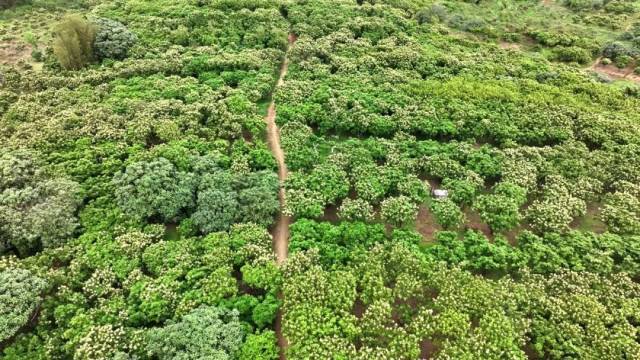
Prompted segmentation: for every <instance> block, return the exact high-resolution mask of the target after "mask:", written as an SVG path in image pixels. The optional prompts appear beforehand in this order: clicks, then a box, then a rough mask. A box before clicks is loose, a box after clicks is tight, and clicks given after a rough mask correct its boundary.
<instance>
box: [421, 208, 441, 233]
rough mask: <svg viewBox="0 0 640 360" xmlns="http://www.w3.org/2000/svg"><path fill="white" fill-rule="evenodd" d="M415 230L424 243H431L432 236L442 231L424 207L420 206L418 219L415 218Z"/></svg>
mask: <svg viewBox="0 0 640 360" xmlns="http://www.w3.org/2000/svg"><path fill="white" fill-rule="evenodd" d="M416 230H417V231H418V232H419V233H420V235H422V238H423V239H424V242H431V241H433V236H434V234H435V233H436V232H437V231H440V230H442V228H441V227H440V225H438V223H437V222H436V219H435V217H434V216H433V214H432V213H431V211H429V209H428V208H427V206H426V205H422V206H420V208H419V209H418V217H417V218H416Z"/></svg>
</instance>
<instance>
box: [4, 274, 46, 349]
mask: <svg viewBox="0 0 640 360" xmlns="http://www.w3.org/2000/svg"><path fill="white" fill-rule="evenodd" d="M45 285H46V283H45V281H44V280H42V279H40V278H39V277H36V276H33V275H31V274H30V273H29V272H28V271H27V270H23V269H17V268H14V269H11V268H8V269H2V270H0V342H3V341H5V340H7V339H8V338H9V337H11V336H13V335H14V334H15V333H16V331H18V330H19V329H20V328H21V327H22V326H23V325H25V324H27V322H28V321H29V319H31V317H32V316H33V312H34V310H35V309H36V307H37V306H38V303H39V302H40V298H41V295H42V291H43V290H44V288H45Z"/></svg>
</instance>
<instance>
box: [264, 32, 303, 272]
mask: <svg viewBox="0 0 640 360" xmlns="http://www.w3.org/2000/svg"><path fill="white" fill-rule="evenodd" d="M295 41H296V36H295V35H294V34H289V45H288V46H287V51H286V53H285V57H284V61H283V62H282V65H281V66H280V76H279V77H278V81H277V82H276V86H275V87H276V88H277V87H278V86H281V85H282V84H283V83H284V77H285V76H286V75H287V69H288V68H289V58H288V54H289V49H290V48H291V46H293V43H294V42H295ZM274 91H275V89H274ZM264 120H265V122H266V123H267V142H268V143H269V149H270V150H271V153H272V154H273V157H274V158H275V159H276V163H277V164H278V178H279V179H280V185H281V186H280V191H279V194H278V197H279V199H280V209H282V208H283V207H284V204H285V202H286V199H285V191H284V187H283V186H282V185H283V184H284V181H285V180H286V179H287V175H288V171H287V164H286V163H285V162H284V152H283V151H282V147H281V146H280V129H278V126H277V125H276V102H275V99H274V98H273V95H272V97H271V103H270V104H269V108H268V110H267V116H266V117H265V119H264ZM290 223H291V218H290V217H289V216H286V215H284V214H282V212H280V214H279V215H278V219H277V221H276V225H275V227H274V228H273V232H272V236H273V249H274V251H275V253H276V259H277V262H278V264H282V263H283V262H284V261H285V260H286V259H287V253H288V245H289V224H290Z"/></svg>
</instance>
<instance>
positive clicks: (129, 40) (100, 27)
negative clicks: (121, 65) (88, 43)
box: [92, 18, 138, 60]
mask: <svg viewBox="0 0 640 360" xmlns="http://www.w3.org/2000/svg"><path fill="white" fill-rule="evenodd" d="M92 23H93V24H94V25H95V26H96V29H97V30H96V35H95V41H94V43H93V49H94V52H95V55H96V56H97V57H98V59H117V60H122V59H124V58H125V57H127V54H128V52H129V49H130V48H131V47H132V46H133V45H134V44H135V43H136V41H137V40H138V38H137V36H136V35H135V34H133V33H132V32H131V31H129V29H127V28H126V27H125V26H124V25H123V24H122V23H119V22H117V21H114V20H111V19H103V18H98V19H95V20H93V21H92Z"/></svg>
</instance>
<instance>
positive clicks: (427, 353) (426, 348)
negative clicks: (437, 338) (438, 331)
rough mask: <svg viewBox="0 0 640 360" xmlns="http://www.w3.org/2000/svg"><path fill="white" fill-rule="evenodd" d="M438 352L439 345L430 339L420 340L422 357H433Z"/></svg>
mask: <svg viewBox="0 0 640 360" xmlns="http://www.w3.org/2000/svg"><path fill="white" fill-rule="evenodd" d="M437 352H438V347H437V346H436V344H434V343H433V341H431V340H430V339H424V340H422V341H421V342H420V359H432V358H433V357H434V356H435V355H436V353H437Z"/></svg>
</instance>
